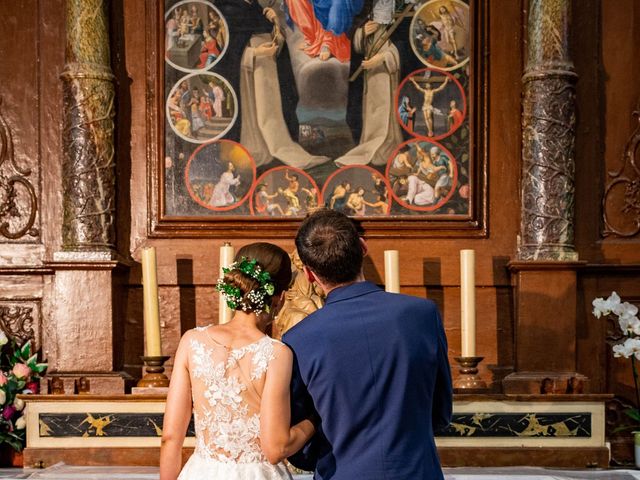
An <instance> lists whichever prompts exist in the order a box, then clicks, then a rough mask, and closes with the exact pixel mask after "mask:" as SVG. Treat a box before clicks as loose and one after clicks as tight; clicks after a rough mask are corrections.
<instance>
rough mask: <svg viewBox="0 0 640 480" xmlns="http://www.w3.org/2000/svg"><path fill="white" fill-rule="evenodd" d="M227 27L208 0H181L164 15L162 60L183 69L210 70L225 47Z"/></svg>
mask: <svg viewBox="0 0 640 480" xmlns="http://www.w3.org/2000/svg"><path fill="white" fill-rule="evenodd" d="M228 37H229V28H228V26H227V22H226V21H225V19H224V17H223V16H222V15H221V14H220V11H219V10H218V9H217V8H216V7H214V6H213V5H212V4H211V3H210V2H205V1H183V2H178V3H176V4H175V6H174V7H173V8H172V9H170V10H169V11H167V13H166V15H165V60H166V61H167V63H168V64H169V65H171V66H172V67H174V68H176V69H178V70H180V71H182V72H193V71H196V70H209V69H210V68H211V67H213V66H214V65H215V64H216V63H218V61H219V60H220V59H221V58H222V56H223V55H224V53H225V51H226V50H227V41H228Z"/></svg>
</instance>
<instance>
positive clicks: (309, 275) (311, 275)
mask: <svg viewBox="0 0 640 480" xmlns="http://www.w3.org/2000/svg"><path fill="white" fill-rule="evenodd" d="M302 269H303V270H304V274H305V275H306V276H307V280H309V283H314V282H315V281H316V276H315V275H314V273H313V272H312V271H311V270H309V269H308V268H307V266H306V265H303V266H302Z"/></svg>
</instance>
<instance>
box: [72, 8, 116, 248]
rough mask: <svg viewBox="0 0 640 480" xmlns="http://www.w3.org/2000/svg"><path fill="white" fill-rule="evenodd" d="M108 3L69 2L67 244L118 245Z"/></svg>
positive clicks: (80, 245)
mask: <svg viewBox="0 0 640 480" xmlns="http://www.w3.org/2000/svg"><path fill="white" fill-rule="evenodd" d="M107 6H108V0H67V2H66V9H67V12H66V13H67V21H66V37H67V38H66V50H65V59H66V65H65V70H64V72H63V73H62V75H61V78H62V82H63V92H64V97H63V123H64V128H63V195H64V196H63V202H64V204H63V207H64V219H63V227H62V231H63V233H62V235H63V238H62V240H63V249H64V250H79V249H80V250H105V249H112V248H114V247H115V225H114V217H115V202H116V197H115V158H114V152H115V150H114V145H113V139H114V107H115V105H114V100H115V88H114V83H113V81H114V76H113V74H112V72H111V65H110V53H109V29H108V17H107Z"/></svg>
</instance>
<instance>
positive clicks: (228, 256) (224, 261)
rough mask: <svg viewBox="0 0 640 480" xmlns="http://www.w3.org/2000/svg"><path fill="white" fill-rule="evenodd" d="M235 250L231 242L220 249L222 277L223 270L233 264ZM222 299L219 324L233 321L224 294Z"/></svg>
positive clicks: (220, 297) (220, 295) (220, 296)
mask: <svg viewBox="0 0 640 480" xmlns="http://www.w3.org/2000/svg"><path fill="white" fill-rule="evenodd" d="M235 254H236V253H235V249H234V248H233V247H232V246H231V244H230V243H229V242H225V243H224V245H222V247H220V277H222V276H223V275H224V272H223V271H222V269H223V268H226V267H228V266H229V265H231V264H232V263H233V258H234V257H235ZM219 299H220V307H219V311H218V323H221V324H222V323H227V322H228V321H229V320H231V316H232V314H233V312H232V311H231V309H230V308H229V307H228V306H227V302H225V301H224V298H223V297H222V293H220V294H219Z"/></svg>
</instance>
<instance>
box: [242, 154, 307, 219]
mask: <svg viewBox="0 0 640 480" xmlns="http://www.w3.org/2000/svg"><path fill="white" fill-rule="evenodd" d="M251 199H252V202H251V213H252V214H254V215H261V216H270V217H274V216H285V217H292V216H293V217H296V216H300V215H306V214H307V213H309V212H311V211H313V210H314V209H315V208H317V207H318V205H319V204H320V192H319V190H318V185H316V182H315V181H314V180H313V178H312V177H311V176H310V175H308V174H307V173H305V172H304V170H300V169H297V168H291V167H285V166H280V167H275V168H272V169H271V170H267V171H266V172H264V173H263V174H262V175H261V176H260V177H259V178H258V180H256V185H255V187H254V190H253V194H252V197H251Z"/></svg>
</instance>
